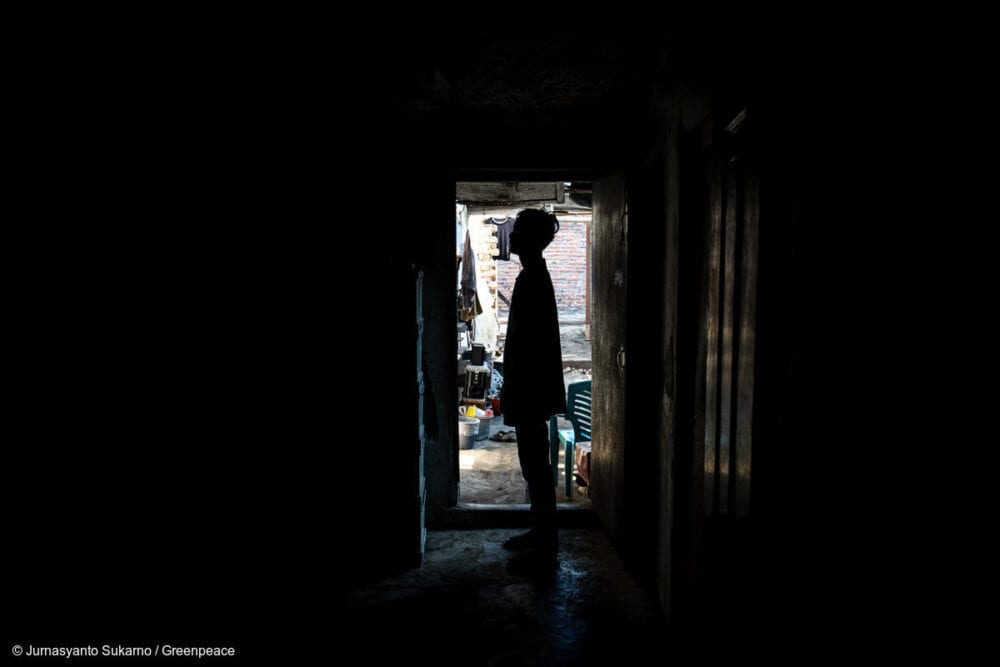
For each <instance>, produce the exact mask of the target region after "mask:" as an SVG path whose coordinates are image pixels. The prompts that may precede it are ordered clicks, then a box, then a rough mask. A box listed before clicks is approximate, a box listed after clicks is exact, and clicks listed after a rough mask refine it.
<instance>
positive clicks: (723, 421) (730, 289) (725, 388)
mask: <svg viewBox="0 0 1000 667" xmlns="http://www.w3.org/2000/svg"><path fill="white" fill-rule="evenodd" d="M724 188H725V192H726V201H725V212H724V213H723V217H724V219H725V232H724V236H723V241H722V245H723V251H722V252H723V266H722V279H723V285H722V320H721V322H720V324H721V336H720V341H719V342H720V346H721V349H720V359H719V362H720V363H719V459H718V466H719V482H718V484H719V514H721V515H723V516H725V515H727V514H728V513H729V484H730V479H729V472H730V459H731V455H732V452H731V451H730V445H731V443H732V435H733V417H734V415H735V413H734V411H733V372H734V368H735V364H734V361H733V357H734V353H735V350H734V349H733V343H734V340H733V314H734V311H735V305H734V297H735V295H736V223H737V212H738V208H737V207H738V206H739V193H738V188H739V167H738V163H737V162H734V161H733V160H726V179H725V184H724Z"/></svg>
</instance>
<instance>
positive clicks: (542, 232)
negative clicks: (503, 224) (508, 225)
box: [510, 208, 559, 255]
mask: <svg viewBox="0 0 1000 667" xmlns="http://www.w3.org/2000/svg"><path fill="white" fill-rule="evenodd" d="M558 231H559V221H558V220H556V216H554V215H552V214H551V213H546V212H545V211H542V210H539V209H537V208H526V209H524V210H523V211H521V212H520V213H518V214H517V218H515V219H514V229H512V230H511V232H510V251H511V252H513V253H515V254H518V255H522V254H523V255H529V254H534V253H541V252H542V250H543V249H544V248H545V247H546V246H547V245H549V243H551V242H552V238H553V237H554V236H555V235H556V232H558Z"/></svg>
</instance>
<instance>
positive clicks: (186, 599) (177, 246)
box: [3, 13, 850, 665]
mask: <svg viewBox="0 0 1000 667" xmlns="http://www.w3.org/2000/svg"><path fill="white" fill-rule="evenodd" d="M730 18H732V19H733V20H726V21H722V20H712V21H699V22H693V23H690V24H688V23H681V21H680V19H681V17H680V16H679V13H678V15H676V16H674V19H673V20H671V21H661V20H659V19H657V20H656V21H653V20H648V21H647V20H638V19H636V20H633V21H629V22H614V21H608V22H601V21H597V20H595V21H567V20H561V21H560V22H558V23H556V24H552V25H549V24H543V23H541V22H534V21H524V20H515V19H512V18H510V19H508V20H491V21H489V22H477V21H471V20H470V21H467V22H462V21H457V22H452V23H453V24H452V25H445V24H443V23H435V22H433V21H427V22H426V24H425V25H420V26H417V25H415V24H414V25H406V26H403V27H399V26H396V27H385V26H381V25H377V26H375V28H373V29H372V32H373V33H374V34H373V35H370V36H369V35H368V31H361V32H364V33H365V35H364V36H360V39H359V40H358V42H359V43H356V44H355V43H351V44H348V43H347V42H345V41H341V40H337V39H332V38H331V37H330V36H329V35H326V34H319V35H316V34H315V33H314V34H312V35H307V34H305V33H307V32H311V31H309V30H307V29H306V28H304V27H301V28H300V27H298V26H296V27H295V29H292V30H290V31H289V32H287V33H281V34H282V35H283V36H282V37H281V38H280V39H279V38H278V37H277V36H276V35H277V34H278V33H279V32H280V31H278V30H277V29H276V28H275V29H273V30H272V29H271V27H270V26H268V28H267V29H264V30H262V31H249V30H248V31H240V30H235V29H234V30H229V29H228V28H227V29H225V30H223V29H222V26H218V28H219V32H216V31H214V30H212V29H206V31H207V34H201V35H200V37H198V38H195V37H192V39H191V40H190V41H189V42H184V46H183V48H181V47H176V45H175V42H174V41H172V40H173V37H169V38H167V39H165V40H164V41H163V45H164V46H163V48H162V49H160V48H157V47H156V46H155V45H156V44H158V42H156V40H152V41H150V42H149V44H151V45H153V47H152V48H151V50H152V51H153V53H150V54H148V57H138V56H136V57H131V58H126V57H124V56H121V55H119V54H117V53H112V54H110V55H109V54H104V55H103V56H102V57H101V58H100V62H101V63H102V66H101V67H98V68H96V70H97V71H99V72H100V73H101V75H100V76H96V75H95V76H93V77H90V76H89V75H87V76H84V74H86V73H87V72H88V71H89V70H87V71H85V72H81V73H77V74H74V73H73V72H72V71H69V70H67V71H68V72H69V73H67V74H65V76H66V77H67V78H69V79H72V80H74V81H76V80H77V75H79V81H78V82H77V86H78V88H79V89H80V90H81V91H83V93H85V95H84V97H85V98H86V99H96V100H102V101H103V100H108V99H111V100H116V101H117V100H118V99H119V96H120V95H121V93H120V91H121V90H122V89H126V90H128V91H129V96H130V100H138V102H133V103H134V104H138V105H139V106H141V107H142V108H143V109H153V111H151V112H148V111H147V112H146V113H149V117H147V116H145V115H142V114H140V113H139V112H138V111H137V112H136V116H135V117H130V118H121V117H120V115H114V117H113V120H110V121H109V120H108V118H105V116H107V114H106V113H105V111H104V107H103V106H100V105H98V106H95V109H98V112H96V113H95V115H96V116H98V117H101V118H103V120H102V122H101V123H99V122H97V120H99V119H95V123H94V126H95V127H97V128H103V127H110V128H111V129H109V131H108V136H109V137H110V138H109V139H107V141H106V144H103V145H102V148H101V150H99V151H98V150H96V149H95V150H94V153H95V154H96V155H99V156H102V159H104V160H107V161H109V162H114V163H116V164H118V168H121V167H122V166H123V165H124V166H125V167H126V168H125V169H124V171H127V172H128V174H127V177H126V176H123V177H122V178H121V179H119V180H115V181H114V193H112V194H107V193H105V191H104V190H103V189H101V188H97V187H94V188H93V189H92V190H93V192H95V193H98V195H99V196H98V199H102V198H107V199H111V200H113V201H115V202H116V203H117V204H118V205H120V207H121V210H120V211H118V212H117V213H115V214H114V215H113V216H112V217H113V218H114V223H115V225H114V228H113V229H112V228H109V230H108V231H104V230H103V228H102V230H101V231H97V230H96V229H95V230H93V231H92V232H91V231H89V228H88V230H85V231H83V232H81V231H80V230H79V229H78V230H76V234H79V235H82V236H84V237H85V242H83V241H80V242H77V239H75V238H69V239H68V240H66V239H62V238H60V241H59V242H56V241H54V240H53V239H51V238H49V237H48V236H47V235H45V234H43V235H42V236H43V238H38V239H35V240H34V241H33V242H32V243H31V244H27V245H26V246H25V248H26V249H25V251H24V253H23V254H24V256H25V257H27V258H28V262H29V264H30V265H31V272H30V273H27V274H26V275H29V276H34V278H33V279H32V280H33V281H35V282H33V283H32V287H31V290H30V294H28V291H29V290H25V294H27V296H24V297H23V300H24V301H25V309H26V310H25V312H26V313H27V314H26V315H25V317H24V318H22V319H23V320H24V321H25V322H32V323H38V324H39V326H38V329H39V330H38V331H34V330H33V331H30V332H28V336H27V337H29V338H32V339H33V340H32V343H33V345H35V346H38V345H39V344H41V345H42V346H43V347H44V349H45V353H44V354H41V355H37V358H38V359H39V361H38V362H37V364H36V365H35V366H34V367H33V369H32V372H31V373H30V378H29V379H28V380H26V381H25V383H24V385H23V391H19V392H18V401H20V403H19V404H18V405H17V406H14V408H12V410H14V411H15V412H20V413H21V414H23V415H26V416H27V417H28V418H29V419H30V422H31V424H32V429H31V430H30V432H32V433H36V434H40V435H37V436H36V437H35V439H33V440H32V439H25V440H24V442H23V443H22V442H18V443H16V446H15V445H12V446H11V447H10V452H11V453H10V455H9V457H10V458H9V460H8V461H7V463H8V469H9V470H12V471H17V474H16V475H12V479H11V482H10V484H8V485H6V487H5V491H4V493H5V494H6V495H5V497H4V500H5V501H6V506H7V507H8V508H10V510H9V515H10V518H11V523H10V525H9V530H10V532H11V534H13V535H16V536H17V537H18V539H17V541H16V548H14V549H13V550H12V553H11V561H10V565H9V567H10V571H11V572H16V573H18V574H17V577H16V578H15V580H14V581H12V582H11V584H10V586H9V588H8V590H6V591H5V597H6V599H7V605H8V606H9V607H10V608H12V609H15V610H16V612H15V613H14V614H13V615H12V620H11V623H9V624H6V625H5V629H4V633H5V634H4V636H3V639H4V640H5V641H7V642H8V644H13V643H15V642H20V643H22V644H25V645H26V644H27V643H30V642H34V644H36V645H48V646H54V645H58V644H60V643H62V645H65V644H67V643H69V642H75V643H76V644H77V645H84V644H87V643H91V644H93V643H98V644H100V643H101V642H103V641H105V639H104V638H107V639H108V640H109V641H119V642H125V643H131V644H135V645H140V644H149V645H152V644H155V643H157V642H163V641H166V640H169V641H173V642H181V641H183V642H184V643H186V644H187V645H190V646H198V645H212V646H236V647H237V648H238V649H239V654H240V657H242V658H243V659H245V660H247V661H253V660H256V659H267V660H270V661H271V662H273V663H274V664H280V663H281V662H282V661H283V660H287V659H289V655H293V654H294V655H295V657H296V658H299V657H300V656H301V659H300V660H299V662H302V663H306V662H311V661H314V660H316V659H319V658H328V657H329V656H330V655H331V652H339V651H345V652H346V651H348V650H352V649H356V650H357V652H358V653H359V654H360V655H361V656H362V659H361V662H364V663H368V662H371V663H373V664H374V663H378V662H380V660H381V659H383V658H386V659H388V658H394V659H399V660H400V661H402V660H410V661H412V660H413V659H414V658H415V657H416V656H417V655H427V654H432V655H433V660H434V661H435V662H438V663H439V664H456V665H457V664H463V665H464V664H469V665H476V664H489V665H506V664H512V665H513V664H526V665H531V664H538V665H582V664H602V665H605V664H623V665H630V664H644V663H645V662H646V656H655V658H656V662H657V663H659V662H664V661H669V660H670V659H681V658H684V657H687V656H689V655H694V656H699V655H700V656H701V658H703V659H707V660H715V659H718V658H719V657H721V656H742V657H745V656H747V655H751V654H752V653H756V652H757V651H758V650H759V651H760V655H768V654H770V655H772V656H775V655H777V656H781V655H782V654H783V652H784V651H785V650H790V646H791V645H790V644H787V643H785V642H786V641H787V640H788V638H789V637H794V638H797V639H796V640H797V641H798V640H802V641H805V640H804V639H803V638H806V637H823V638H824V639H825V638H826V637H827V636H828V635H829V634H830V633H832V632H834V630H835V628H834V627H832V626H828V625H825V624H824V623H822V622H820V621H819V619H820V617H821V616H822V615H823V614H825V613H826V609H825V606H826V599H827V596H828V594H829V591H830V589H832V588H833V587H834V586H835V581H834V576H831V575H828V573H827V572H826V570H824V569H822V568H821V567H820V566H819V564H820V563H822V562H824V561H826V560H827V559H829V557H830V556H829V554H828V553H827V552H826V551H825V550H824V548H822V547H820V546H819V545H818V544H817V543H816V541H815V539H814V538H815V537H816V533H817V532H820V530H818V528H819V529H822V531H824V539H825V540H829V541H831V542H832V541H838V542H839V543H840V544H850V540H849V535H848V534H847V533H837V532H835V531H832V530H828V529H829V528H830V526H829V524H826V523H823V522H821V521H820V519H819V518H818V516H819V507H820V505H821V503H820V502H817V499H818V497H819V496H821V495H822V491H821V490H820V487H819V485H818V484H817V483H816V481H815V478H814V475H813V472H814V471H815V470H818V466H816V465H815V460H816V458H818V452H820V451H822V450H821V447H820V444H819V441H820V438H821V437H822V436H823V434H822V433H819V432H820V431H823V430H824V428H825V424H818V423H814V422H813V421H812V419H811V415H810V414H808V412H809V410H811V409H814V407H813V404H812V403H811V401H814V399H815V396H816V394H814V393H813V392H811V391H810V390H811V388H812V385H811V384H810V382H811V380H810V378H811V377H813V376H815V374H816V373H815V371H816V367H815V365H814V363H813V360H814V358H815V356H817V351H818V352H819V355H822V354H825V348H824V347H823V346H822V345H820V343H819V341H818V340H816V337H817V335H816V334H815V333H813V332H814V330H815V329H814V328H813V325H814V322H813V321H812V320H811V319H810V318H811V314H810V313H809V312H808V308H807V307H805V306H804V305H803V304H809V303H811V302H813V301H817V300H819V297H820V296H821V295H819V294H818V292H816V288H815V285H814V284H813V283H811V282H810V278H811V275H810V270H811V269H812V268H813V267H814V266H815V265H817V264H820V263H821V260H822V259H823V255H824V250H825V246H824V247H822V248H819V250H817V247H818V246H817V244H816V242H815V240H814V238H815V235H816V234H817V232H816V230H820V231H822V232H825V231H826V230H827V229H829V217H830V215H831V213H830V211H831V207H829V206H828V205H827V204H828V196H827V193H826V190H825V183H826V181H825V179H823V178H822V173H823V169H824V168H826V169H829V165H830V163H831V162H833V161H835V160H834V158H835V157H836V151H837V150H838V147H837V146H836V145H835V142H832V141H831V140H830V139H829V136H828V135H825V134H824V135H822V136H821V137H818V138H817V135H816V133H815V127H816V126H817V125H818V126H820V127H827V126H829V125H830V123H829V122H828V121H829V118H827V116H829V115H832V112H831V111H830V110H829V108H827V107H823V106H822V105H817V104H816V101H817V98H818V97H822V96H821V95H818V93H819V92H820V91H822V92H824V93H825V90H826V88H825V86H826V85H827V83H828V81H827V74H828V73H827V70H826V69H825V68H824V63H823V62H822V59H821V58H819V55H820V54H819V51H820V49H819V48H818V47H817V46H816V45H815V44H812V42H811V40H812V39H813V38H814V37H815V35H813V34H811V33H809V32H808V31H802V32H800V33H797V32H790V31H787V30H784V29H781V30H779V29H777V27H776V26H774V25H771V24H768V23H767V22H765V21H760V22H759V23H760V24H761V25H760V26H757V24H748V23H745V22H741V21H738V20H735V17H730ZM373 25H375V24H373ZM765 25H769V26H770V28H769V29H767V28H765V27H764V26H765ZM370 27H371V26H370ZM315 30H316V28H315V27H314V28H313V31H315ZM320 32H322V31H320ZM183 34H187V33H186V32H185V33H183ZM261 34H263V35H272V34H274V35H275V37H274V41H269V40H267V39H264V40H262V38H261V37H260V35H261ZM221 35H225V37H223V36H221ZM310 37H311V38H310ZM167 44H170V45H174V46H171V47H170V48H167V46H166V45H167ZM331 45H332V46H333V47H335V53H331V52H330V48H331ZM496 45H502V46H503V48H499V49H498V48H496ZM146 48H147V49H150V46H146ZM134 50H135V52H136V53H139V52H142V48H141V46H140V45H135V46H134ZM126 53H128V54H131V53H133V51H132V50H129V51H127V52H126ZM163 54H168V55H166V56H164V55H163ZM144 55H146V54H144ZM84 69H86V68H84ZM139 79H141V80H142V81H143V82H145V84H144V85H145V87H143V86H138V84H137V87H136V88H135V89H133V88H131V87H127V86H124V84H123V82H126V81H134V80H139ZM123 86H124V88H123ZM74 89H75V88H74ZM83 93H81V95H83ZM128 108H132V107H128ZM817 109H819V110H817ZM102 123H103V124H102ZM112 129H113V131H112ZM135 137H139V138H140V139H141V140H140V139H136V138H135ZM116 149H120V152H121V153H123V154H124V153H128V154H132V153H130V152H135V153H138V154H140V156H141V157H140V158H134V159H133V158H128V159H126V158H124V157H122V156H121V155H120V154H119V152H118V151H117V150H116ZM96 159H97V158H95V160H96ZM81 171H89V173H97V171H98V170H96V169H90V170H81ZM572 182H577V183H585V184H586V189H583V188H580V189H578V190H576V191H573V190H571V189H569V188H567V190H566V192H563V190H562V188H561V186H562V184H564V183H572ZM457 183H472V184H482V183H491V184H495V185H497V186H498V188H499V189H498V191H500V192H502V193H507V194H500V195H497V196H498V199H496V200H495V201H489V202H486V203H485V204H484V205H491V206H500V207H504V209H505V210H506V209H508V208H509V209H516V208H521V207H542V206H545V205H550V206H551V205H552V204H553V203H556V204H563V205H565V204H567V203H569V200H570V199H572V198H573V197H574V196H575V197H578V199H576V200H573V201H572V203H573V205H574V206H575V207H577V208H578V209H579V210H585V211H587V213H588V216H589V215H590V214H591V213H592V223H591V222H589V221H588V226H587V235H588V244H590V243H592V248H591V246H590V245H588V246H587V248H588V252H592V260H591V258H590V257H591V255H588V259H587V267H588V268H587V270H588V271H590V272H591V274H592V279H591V282H590V284H588V292H587V294H588V298H589V300H590V303H588V304H587V307H588V308H592V310H593V313H592V314H593V319H592V320H590V319H588V320H587V322H588V326H590V325H591V322H592V335H591V338H590V340H591V344H592V348H593V350H592V352H593V355H592V377H593V416H594V422H593V434H592V437H593V443H592V451H591V452H590V454H591V457H590V459H588V461H589V463H588V466H589V468H588V470H589V476H590V482H589V483H590V491H589V492H588V501H589V503H588V507H587V508H586V509H585V510H582V511H578V512H576V513H575V514H573V513H566V514H570V515H571V516H569V517H567V516H566V515H565V514H561V515H560V517H559V519H558V521H559V522H560V525H561V528H562V539H563V541H564V544H563V547H562V550H561V551H560V553H559V559H560V563H561V568H560V570H559V571H558V572H557V574H556V576H555V579H554V580H553V581H551V582H545V583H538V582H532V581H529V580H526V579H519V578H517V577H514V576H512V575H508V574H507V573H506V572H505V571H504V569H503V560H504V557H505V556H506V554H505V553H504V552H503V551H502V550H501V549H500V548H499V546H498V545H499V542H500V541H502V539H503V538H504V537H505V536H508V535H510V534H511V533H512V532H513V531H514V530H515V529H516V528H518V527H520V526H524V525H527V521H528V516H527V512H526V511H525V510H524V509H523V508H522V509H520V510H513V511H499V510H498V511H496V512H488V511H478V510H472V511H470V510H469V509H468V508H463V507H462V506H461V504H460V502H459V501H460V492H459V489H460V468H459V465H460V456H459V455H460V452H459V433H458V421H457V417H456V409H455V408H456V396H458V388H459V384H458V382H459V381H458V379H457V378H458V368H459V365H458V360H457V359H456V350H455V331H456V328H455V327H456V300H455V285H456V262H455V255H456V240H455V233H454V232H455V225H454V221H455V204H456V184H457ZM526 183H536V184H537V183H542V184H555V185H557V186H560V187H557V188H556V191H557V192H558V194H557V195H555V197H563V200H562V201H544V202H543V201H541V200H533V199H518V198H517V197H518V193H522V192H524V191H525V189H524V188H522V187H521V186H522V185H523V184H526ZM104 187H108V186H107V184H106V183H105V186H104ZM567 198H568V199H567ZM101 210H102V213H103V211H104V209H103V208H102V209H101ZM108 215H109V216H111V215H112V214H111V213H108ZM824 243H825V240H824ZM817 260H820V261H817ZM589 315H590V313H589V311H588V317H589ZM29 349H34V348H29ZM29 356H30V358H31V359H32V360H34V359H36V356H34V355H29ZM22 408H23V409H22ZM821 427H823V428H821ZM25 431H26V432H28V429H26V430H25ZM536 479H537V478H536ZM375 480H377V483H378V486H377V492H373V488H374V485H375ZM536 488H537V487H536ZM54 599H55V600H58V601H59V604H55V605H54V604H53V603H52V600H54ZM95 600H110V601H111V602H110V604H107V605H104V606H99V605H96V604H95V602H94V601H95ZM19 645H20V644H19ZM4 650H8V649H6V648H5V649H4ZM292 662H295V660H293V661H292ZM683 662H684V661H682V664H683ZM220 664H226V663H225V662H222V663H220Z"/></svg>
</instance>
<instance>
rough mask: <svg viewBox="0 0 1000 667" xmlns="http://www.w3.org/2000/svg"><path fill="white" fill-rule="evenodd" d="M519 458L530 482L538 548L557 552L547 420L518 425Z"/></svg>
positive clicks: (533, 526)
mask: <svg viewBox="0 0 1000 667" xmlns="http://www.w3.org/2000/svg"><path fill="white" fill-rule="evenodd" d="M517 456H518V458H519V459H520V461H521V472H522V473H523V474H524V479H525V481H526V482H527V483H528V495H529V497H530V499H531V523H532V532H533V533H534V534H535V538H536V539H535V542H536V544H535V546H537V547H539V548H541V549H544V550H551V551H553V552H555V551H556V549H557V548H558V546H559V534H558V530H557V528H556V487H555V484H554V483H553V480H552V466H551V465H550V463H549V429H548V426H547V424H546V423H545V422H544V421H539V422H537V423H528V424H521V425H518V427H517Z"/></svg>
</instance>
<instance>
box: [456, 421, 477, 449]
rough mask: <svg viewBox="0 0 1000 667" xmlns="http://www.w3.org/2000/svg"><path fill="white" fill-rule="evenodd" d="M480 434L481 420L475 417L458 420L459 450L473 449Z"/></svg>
mask: <svg viewBox="0 0 1000 667" xmlns="http://www.w3.org/2000/svg"><path fill="white" fill-rule="evenodd" d="M478 434H479V420H478V419H476V418H475V417H459V418H458V448H459V449H472V445H473V443H474V442H475V440H476V437H477V436H478Z"/></svg>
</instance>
